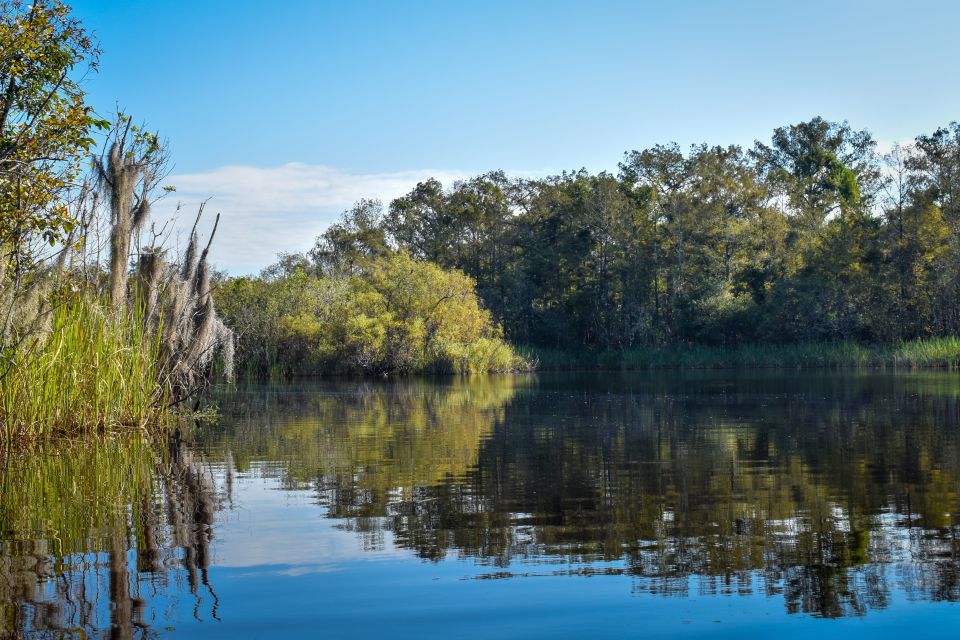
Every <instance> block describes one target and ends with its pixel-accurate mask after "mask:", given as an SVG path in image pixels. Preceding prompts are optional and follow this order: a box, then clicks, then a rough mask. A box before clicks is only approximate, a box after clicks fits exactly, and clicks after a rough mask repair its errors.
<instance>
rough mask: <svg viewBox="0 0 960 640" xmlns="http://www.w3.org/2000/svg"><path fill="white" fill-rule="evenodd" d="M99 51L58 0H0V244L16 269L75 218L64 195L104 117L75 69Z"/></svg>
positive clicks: (90, 65) (89, 66)
mask: <svg viewBox="0 0 960 640" xmlns="http://www.w3.org/2000/svg"><path fill="white" fill-rule="evenodd" d="M98 54H99V50H98V48H97V45H96V43H95V42H94V41H93V40H92V39H91V38H90V36H89V35H88V34H87V32H86V31H85V30H84V29H83V27H82V26H81V24H80V22H79V21H78V20H77V19H75V18H73V17H72V16H71V15H70V9H69V7H68V6H66V5H65V4H64V3H63V2H61V1H60V0H36V1H35V2H32V3H31V2H28V1H27V0H0V214H2V215H0V249H2V250H3V252H4V254H5V256H4V257H5V258H6V259H7V260H9V261H11V262H13V263H14V265H15V267H16V268H17V269H18V270H19V269H20V268H22V266H23V262H24V261H25V260H27V259H28V258H30V257H31V256H32V253H33V252H34V251H35V247H34V245H33V243H34V242H35V241H37V240H41V241H43V242H45V243H48V244H50V245H54V244H56V243H57V242H58V241H62V240H64V239H65V238H66V236H67V234H68V233H69V232H70V230H71V229H72V228H73V226H74V224H75V221H74V219H73V218H72V217H71V215H70V212H69V207H68V199H67V198H66V197H65V196H66V194H67V192H68V191H69V190H70V189H71V187H73V186H74V182H75V180H76V178H77V176H78V174H79V173H80V171H81V169H82V164H83V162H82V161H83V158H84V157H85V156H86V155H87V153H88V152H89V151H90V149H91V148H92V147H93V145H94V139H93V138H92V137H91V133H92V132H93V131H95V130H96V129H98V128H106V127H107V126H108V125H109V123H107V122H105V121H103V120H101V119H98V118H97V117H96V116H95V115H94V113H93V110H92V108H91V107H90V106H89V105H87V104H86V103H85V102H84V92H83V90H82V89H81V87H80V85H79V79H78V78H77V77H76V76H77V75H78V74H79V75H82V73H81V72H82V71H83V70H84V69H86V70H88V71H89V70H93V69H96V64H97V57H98Z"/></svg>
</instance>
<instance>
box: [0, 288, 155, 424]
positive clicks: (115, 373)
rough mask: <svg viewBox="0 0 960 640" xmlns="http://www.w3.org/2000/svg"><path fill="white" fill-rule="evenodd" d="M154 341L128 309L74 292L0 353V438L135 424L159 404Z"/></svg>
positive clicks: (150, 415) (146, 418)
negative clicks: (43, 323) (39, 327)
mask: <svg viewBox="0 0 960 640" xmlns="http://www.w3.org/2000/svg"><path fill="white" fill-rule="evenodd" d="M158 349H159V342H158V341H157V340H156V339H154V338H151V337H149V335H148V334H146V333H145V332H144V330H143V322H142V321H141V320H140V318H138V317H137V314H136V313H133V312H128V311H126V310H121V311H117V312H114V311H109V310H108V309H107V307H106V306H105V305H103V304H101V303H100V302H99V301H98V300H97V299H95V298H93V297H91V296H88V295H83V294H76V295H74V296H72V297H71V298H70V299H68V300H67V301H65V302H63V303H61V304H59V305H58V306H57V307H56V308H55V309H54V310H53V311H52V312H51V317H50V326H49V329H48V330H47V331H43V332H41V333H39V334H38V335H36V336H33V337H31V338H29V339H27V340H25V341H24V342H23V343H22V344H21V345H20V347H19V348H18V349H17V350H16V352H14V353H8V354H6V357H7V359H8V360H7V362H5V363H4V367H3V372H2V378H0V421H2V424H3V426H4V434H5V438H6V440H7V441H8V442H9V441H12V440H23V439H31V438H43V437H48V436H54V435H78V434H82V433H93V432H104V431H108V430H129V429H141V428H143V427H145V426H146V425H147V424H149V423H151V422H152V421H154V420H155V419H157V418H158V417H159V415H160V411H161V410H162V408H163V407H164V406H165V404H166V403H165V398H164V397H163V391H162V389H163V386H162V385H160V384H159V381H160V373H159V371H158V366H159V365H158V362H159V359H158V357H157V354H158Z"/></svg>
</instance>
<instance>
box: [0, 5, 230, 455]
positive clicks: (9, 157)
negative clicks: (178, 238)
mask: <svg viewBox="0 0 960 640" xmlns="http://www.w3.org/2000/svg"><path fill="white" fill-rule="evenodd" d="M0 51H3V52H4V55H3V56H0V85H2V86H4V87H5V90H4V95H3V96H2V98H0V214H2V215H0V423H2V436H3V441H2V443H0V445H2V446H3V447H6V446H7V445H9V444H11V443H14V442H16V443H18V444H19V443H25V442H28V441H31V440H38V439H47V438H50V437H56V436H66V437H74V436H81V435H96V434H103V433H113V432H118V431H144V430H154V429H156V430H159V429H160V427H161V425H162V424H163V423H164V421H165V419H166V418H172V417H175V416H176V415H178V414H185V413H189V412H190V411H191V410H190V404H191V403H193V404H194V407H193V411H194V412H195V411H196V409H197V408H198V404H197V400H196V398H197V397H198V396H199V394H200V393H201V392H202V391H203V390H204V388H205V387H206V386H207V385H208V384H209V383H210V382H211V381H212V380H213V379H214V377H215V376H222V377H224V378H226V379H229V378H231V376H232V363H233V345H234V336H233V332H232V331H230V329H229V328H227V326H226V325H225V324H224V323H223V321H222V320H221V319H220V318H219V316H218V315H217V313H216V309H215V306H214V303H213V295H212V288H211V277H210V276H211V267H210V264H209V261H208V254H209V249H210V243H211V242H212V241H213V237H214V235H215V233H216V229H217V222H219V215H218V216H217V221H216V222H214V225H213V230H212V231H211V232H210V234H209V237H208V240H207V244H206V246H203V245H202V244H201V242H200V237H199V235H198V233H197V223H198V222H199V220H200V215H201V214H202V213H203V207H202V206H201V207H200V213H198V215H197V222H195V223H194V226H193V229H192V230H191V232H190V236H189V240H188V243H187V247H186V251H185V252H184V253H183V254H182V255H173V252H171V251H169V250H167V249H166V248H165V246H164V245H165V242H166V240H167V238H168V236H169V232H167V231H166V230H165V229H166V227H167V226H168V224H169V223H162V225H161V226H160V227H158V226H157V225H155V224H154V223H152V222H151V220H150V213H151V208H152V205H153V204H154V203H155V202H156V201H157V200H158V199H159V198H160V197H162V196H163V195H164V194H166V193H167V192H169V191H170V190H172V189H173V188H172V187H168V186H166V185H164V184H163V182H164V180H165V179H166V177H167V175H168V173H169V169H168V153H167V149H166V145H165V144H164V143H163V142H162V141H161V140H160V137H159V135H158V134H156V133H153V132H150V131H148V130H147V129H146V128H145V127H144V126H142V125H137V124H135V123H134V122H133V118H132V117H131V116H129V115H126V114H124V113H122V112H119V113H118V114H117V115H116V117H115V118H114V119H113V120H112V121H108V120H104V119H101V118H99V117H97V116H96V115H95V114H94V111H93V109H92V108H91V107H90V106H89V105H87V104H86V103H85V101H84V99H85V96H84V92H83V90H82V87H81V86H80V84H79V83H78V81H75V80H73V78H74V77H81V78H82V77H83V75H84V73H85V72H86V71H92V70H95V68H96V63H97V57H98V55H99V49H98V48H97V45H96V43H95V42H94V41H93V40H92V39H91V38H90V36H89V35H88V34H87V32H86V31H85V30H84V28H83V27H82V25H81V23H80V22H79V21H78V20H77V19H76V18H74V17H72V16H71V13H70V8H69V7H68V6H66V5H65V4H63V3H62V2H60V1H59V0H46V1H43V0H41V1H38V2H33V3H28V2H26V1H25V0H10V1H9V2H4V3H2V4H0ZM7 52H11V55H6V54H7Z"/></svg>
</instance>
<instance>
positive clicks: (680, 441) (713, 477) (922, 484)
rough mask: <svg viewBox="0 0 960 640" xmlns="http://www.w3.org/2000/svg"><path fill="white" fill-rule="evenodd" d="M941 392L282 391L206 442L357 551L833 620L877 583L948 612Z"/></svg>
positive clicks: (937, 378) (873, 596)
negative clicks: (289, 487) (596, 579)
mask: <svg viewBox="0 0 960 640" xmlns="http://www.w3.org/2000/svg"><path fill="white" fill-rule="evenodd" d="M500 385H502V386H500ZM958 388H960V387H958V385H957V384H956V382H955V381H954V380H952V379H951V378H950V377H944V376H941V375H932V376H909V377H895V376H865V377H864V376H859V377H851V376H843V375H833V376H823V375H816V376H785V375H774V376H769V375H764V376H760V377H750V376H734V377H730V376H718V375H716V374H711V375H699V376H698V375H686V376H683V377H675V376H674V377H615V376H610V377H606V378H604V379H598V378H597V377H596V376H589V377H581V378H570V377H562V378H550V377H548V376H541V378H540V380H539V381H537V380H534V379H531V380H529V381H527V382H526V383H525V384H524V383H522V382H521V381H518V380H516V379H512V380H507V381H499V382H498V381H486V382H485V384H484V387H483V388H482V391H480V390H477V389H474V388H473V387H472V386H471V385H467V384H459V385H453V386H452V387H443V386H439V387H438V386H432V385H428V384H426V383H419V384H412V385H395V386H392V387H383V386H356V387H339V388H334V389H333V390H332V391H331V390H329V389H328V390H325V391H322V392H312V393H311V392H305V393H304V394H298V393H293V392H291V391H290V390H287V391H286V392H284V393H280V394H271V393H269V392H267V393H265V394H264V395H261V396H259V402H261V403H263V406H262V407H259V409H260V410H262V411H264V412H265V415H269V416H270V418H269V419H268V420H264V418H263V417H262V416H263V415H264V414H259V413H258V411H257V407H254V405H252V404H250V402H251V398H249V397H248V398H246V399H245V409H246V415H245V416H243V417H241V418H239V419H238V420H236V421H232V422H230V423H229V425H230V426H229V427H228V429H227V430H226V431H225V432H221V433H219V434H217V435H216V437H212V438H211V439H210V440H209V441H207V442H205V445H206V446H208V447H211V446H212V447H213V449H214V450H216V449H217V448H219V449H220V450H228V449H229V450H230V451H231V453H232V454H233V455H234V456H235V457H236V459H238V460H241V459H254V458H260V459H262V458H267V459H272V460H284V461H286V464H285V465H283V466H282V467H280V470H281V472H282V473H283V474H285V477H286V478H287V479H288V481H289V482H290V483H291V484H294V485H296V486H300V487H312V489H313V490H314V491H315V492H316V494H317V497H318V502H319V503H320V504H321V505H322V506H323V507H325V508H326V509H327V514H328V516H329V517H331V518H336V519H339V520H342V521H343V522H344V523H345V525H346V526H348V527H350V528H352V529H353V530H355V531H357V532H358V533H359V534H361V535H362V536H364V538H365V540H366V541H367V544H368V546H369V547H370V548H372V549H376V548H378V546H377V545H378V541H382V540H384V538H385V537H384V535H383V534H384V532H389V533H390V534H391V536H390V540H391V544H395V545H399V546H401V547H404V548H408V549H411V550H413V551H414V552H415V553H416V554H417V555H418V556H420V557H422V558H426V559H431V560H441V559H445V558H451V557H454V556H456V557H464V556H467V557H471V558H474V559H475V560H476V561H477V562H480V563H485V564H489V565H491V570H490V571H489V572H488V573H486V574H484V576H485V577H496V578H501V577H510V576H513V575H531V574H543V573H548V574H549V573H568V572H577V573H584V574H591V573H623V574H627V575H630V576H634V577H635V578H636V580H635V583H634V584H635V589H636V590H638V591H645V592H652V593H657V594H662V595H686V594H688V593H689V591H690V589H691V588H696V589H697V591H698V593H741V594H743V593H755V592H760V593H764V594H766V595H770V596H773V595H778V596H781V597H782V598H783V599H784V601H785V603H786V608H787V610H788V611H790V612H805V613H812V614H815V615H818V616H825V617H838V616H844V615H860V614H864V613H865V612H866V611H868V610H869V609H875V608H883V607H885V606H886V605H887V603H888V601H889V598H890V594H891V591H894V590H899V591H903V592H905V593H906V594H908V595H909V596H910V597H913V598H923V599H929V600H949V601H955V600H958V599H960V572H958V568H960V564H958V562H957V560H958V552H960V542H958V533H960V528H958V525H960V498H958V490H960V485H958V483H960V447H958V420H960V418H958V408H960V398H958ZM471 394H475V395H471ZM284 403H286V404H287V405H288V406H289V407H290V408H291V412H290V414H286V413H284V411H283V410H281V405H282V404H284ZM264 425H266V426H265V427H264ZM208 435H210V436H213V435H214V434H212V433H210V434H208ZM451 554H453V555H451ZM518 563H519V564H521V565H522V568H521V569H520V570H514V571H511V567H514V566H515V565H517V564H518ZM531 565H533V568H531ZM537 566H539V567H540V568H536V567H537ZM691 578H697V580H696V581H695V582H691Z"/></svg>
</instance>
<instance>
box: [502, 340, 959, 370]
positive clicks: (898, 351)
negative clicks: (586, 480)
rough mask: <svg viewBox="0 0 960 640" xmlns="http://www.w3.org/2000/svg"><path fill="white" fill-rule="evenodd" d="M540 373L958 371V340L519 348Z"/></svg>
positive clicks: (522, 354) (521, 353)
mask: <svg viewBox="0 0 960 640" xmlns="http://www.w3.org/2000/svg"><path fill="white" fill-rule="evenodd" d="M518 352H519V353H520V355H521V356H523V357H524V358H526V359H527V360H529V361H531V362H533V363H535V365H536V367H537V368H538V369H540V370H545V371H551V370H573V369H600V370H626V371H632V370H650V369H907V370H909V369H960V338H958V337H950V338H925V339H918V340H910V341H906V342H900V343H896V344H888V345H864V344H859V343H855V342H836V343H801V344H779V345H778V344H745V345H739V346H734V347H717V346H705V345H672V346H665V347H651V348H639V349H627V350H624V351H593V352H590V351H582V352H573V351H563V350H559V349H543V348H538V347H521V348H519V349H518Z"/></svg>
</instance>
